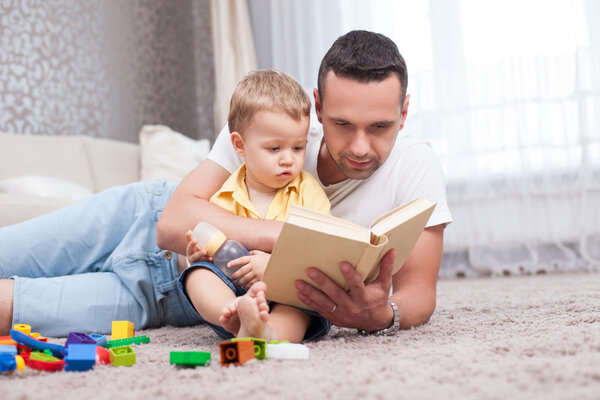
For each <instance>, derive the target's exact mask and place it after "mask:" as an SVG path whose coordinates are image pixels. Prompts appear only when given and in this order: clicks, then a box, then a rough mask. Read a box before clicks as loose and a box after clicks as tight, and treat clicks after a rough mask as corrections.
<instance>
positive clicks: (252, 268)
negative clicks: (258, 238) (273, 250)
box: [227, 250, 271, 290]
mask: <svg viewBox="0 0 600 400" xmlns="http://www.w3.org/2000/svg"><path fill="white" fill-rule="evenodd" d="M270 258H271V254H269V253H265V252H262V251H260V250H252V251H250V255H249V256H244V257H240V258H236V259H235V260H231V261H230V262H229V263H228V264H227V267H228V268H233V267H237V266H240V265H244V266H243V267H242V268H240V269H239V270H237V271H236V272H235V273H234V274H233V275H231V280H233V281H236V280H238V279H239V280H238V281H237V284H238V286H241V287H243V288H244V289H246V290H248V289H249V288H250V286H252V284H254V283H256V282H258V281H260V280H261V279H262V277H263V274H264V273H265V269H266V268H267V264H268V263H269V259H270Z"/></svg>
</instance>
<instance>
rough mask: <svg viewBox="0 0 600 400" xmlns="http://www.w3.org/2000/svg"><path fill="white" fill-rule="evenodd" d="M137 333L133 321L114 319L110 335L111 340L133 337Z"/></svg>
mask: <svg viewBox="0 0 600 400" xmlns="http://www.w3.org/2000/svg"><path fill="white" fill-rule="evenodd" d="M134 334H135V330H134V329H133V322H131V321H113V322H112V331H111V335H110V339H111V340H117V339H125V338H128V337H132V336H134Z"/></svg>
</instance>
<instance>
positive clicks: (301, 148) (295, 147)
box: [294, 146, 304, 151]
mask: <svg viewBox="0 0 600 400" xmlns="http://www.w3.org/2000/svg"><path fill="white" fill-rule="evenodd" d="M302 150H304V147H303V146H294V151H302Z"/></svg>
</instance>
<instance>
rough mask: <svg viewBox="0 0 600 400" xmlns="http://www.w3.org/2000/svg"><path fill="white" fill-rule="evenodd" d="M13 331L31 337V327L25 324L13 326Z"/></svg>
mask: <svg viewBox="0 0 600 400" xmlns="http://www.w3.org/2000/svg"><path fill="white" fill-rule="evenodd" d="M13 329H14V330H15V331H19V332H23V333H24V334H26V335H31V325H27V324H16V325H14V326H13Z"/></svg>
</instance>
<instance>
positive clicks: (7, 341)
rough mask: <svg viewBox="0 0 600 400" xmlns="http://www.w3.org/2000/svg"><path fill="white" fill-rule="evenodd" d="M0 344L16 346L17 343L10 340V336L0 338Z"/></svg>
mask: <svg viewBox="0 0 600 400" xmlns="http://www.w3.org/2000/svg"><path fill="white" fill-rule="evenodd" d="M0 344H12V345H13V346H16V345H17V342H15V341H14V340H12V338H11V337H10V336H0Z"/></svg>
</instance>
